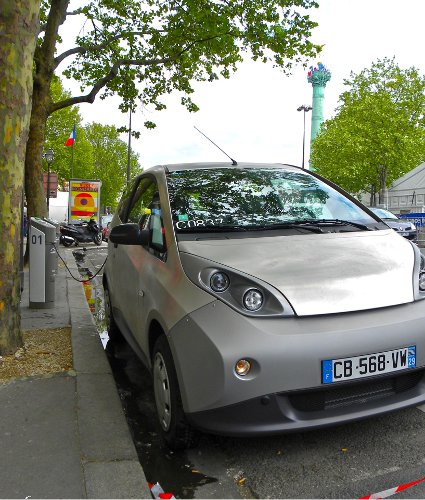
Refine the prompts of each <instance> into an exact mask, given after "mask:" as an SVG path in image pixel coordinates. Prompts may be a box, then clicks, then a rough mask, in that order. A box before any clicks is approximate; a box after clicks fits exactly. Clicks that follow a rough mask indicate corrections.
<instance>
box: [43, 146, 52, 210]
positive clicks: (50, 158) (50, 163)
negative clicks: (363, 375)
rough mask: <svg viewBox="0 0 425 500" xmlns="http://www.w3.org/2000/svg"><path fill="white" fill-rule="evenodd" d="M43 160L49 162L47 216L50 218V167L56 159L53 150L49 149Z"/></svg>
mask: <svg viewBox="0 0 425 500" xmlns="http://www.w3.org/2000/svg"><path fill="white" fill-rule="evenodd" d="M43 158H44V159H45V160H46V162H47V216H49V204H50V203H49V200H50V166H51V165H52V163H53V160H54V159H55V153H54V151H53V149H48V150H47V151H46V152H45V153H43Z"/></svg>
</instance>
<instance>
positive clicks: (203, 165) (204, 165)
mask: <svg viewBox="0 0 425 500" xmlns="http://www.w3.org/2000/svg"><path fill="white" fill-rule="evenodd" d="M158 167H162V168H164V169H165V170H166V171H168V172H177V171H180V170H208V169H214V168H241V169H243V168H281V169H282V168H283V169H285V170H294V171H298V170H301V168H300V167H296V166H295V165H288V164H284V163H250V162H238V163H237V164H236V165H234V164H232V163H231V162H196V163H169V164H165V165H157V166H156V167H153V169H155V168H158Z"/></svg>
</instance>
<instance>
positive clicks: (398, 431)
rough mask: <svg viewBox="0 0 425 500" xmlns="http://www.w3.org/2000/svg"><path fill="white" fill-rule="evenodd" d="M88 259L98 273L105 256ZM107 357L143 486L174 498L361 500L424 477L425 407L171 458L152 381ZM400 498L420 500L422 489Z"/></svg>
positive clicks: (127, 361)
mask: <svg viewBox="0 0 425 500" xmlns="http://www.w3.org/2000/svg"><path fill="white" fill-rule="evenodd" d="M87 253H88V256H89V257H90V259H89V261H86V262H89V264H88V267H89V268H91V269H92V270H94V269H98V268H99V267H100V265H101V263H102V262H103V260H104V258H105V256H106V249H105V248H99V249H95V248H93V249H89V250H88V252H87ZM99 282H100V281H99ZM106 350H107V352H108V356H109V359H110V362H111V364H112V367H113V370H114V374H115V378H116V381H117V385H118V388H119V392H120V396H121V400H122V403H123V405H124V408H125V410H126V414H127V417H128V421H129V425H130V428H131V430H132V434H133V438H134V440H135V443H136V447H137V449H138V453H139V458H140V461H141V463H142V465H143V467H144V470H145V474H146V476H147V479H148V481H153V482H155V481H159V483H160V484H161V486H162V487H163V488H164V489H165V490H168V491H171V492H172V493H174V494H175V495H176V496H177V497H180V498H241V497H245V498H358V497H361V496H364V495H368V494H370V493H374V492H379V491H383V490H386V489H389V488H392V487H395V486H397V485H399V484H402V483H408V482H411V481H415V480H418V479H420V478H422V477H424V476H425V413H424V411H425V405H424V408H423V409H418V408H412V409H408V410H403V411H401V412H398V413H393V414H390V415H387V416H383V417H380V418H374V419H370V420H367V421H362V422H357V423H355V424H351V425H345V426H340V427H334V428H331V429H326V430H320V431H311V432H306V433H297V434H289V435H283V436H278V437H271V438H266V439H264V438H262V439H231V438H224V437H215V436H207V435H204V436H203V438H202V440H201V443H200V445H199V447H198V448H197V449H195V450H190V451H189V452H187V453H170V452H169V451H168V450H167V449H165V448H163V447H162V445H161V442H160V440H159V437H158V425H157V423H156V417H155V411H154V402H153V396H152V386H151V382H150V376H149V374H148V373H147V372H146V370H145V369H144V367H143V366H142V365H141V363H140V362H139V361H138V360H137V358H136V357H135V356H134V354H133V353H132V351H131V349H130V348H129V347H128V346H127V345H125V344H123V345H118V346H114V345H111V344H110V343H108V344H107V348H106ZM397 498H425V483H422V484H419V485H417V486H414V487H412V488H410V489H407V490H405V491H403V492H401V493H398V494H397Z"/></svg>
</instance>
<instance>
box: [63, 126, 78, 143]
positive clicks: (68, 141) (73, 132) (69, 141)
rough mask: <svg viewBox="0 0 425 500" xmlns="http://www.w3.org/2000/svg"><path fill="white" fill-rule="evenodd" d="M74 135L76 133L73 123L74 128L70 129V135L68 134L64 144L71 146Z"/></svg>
mask: <svg viewBox="0 0 425 500" xmlns="http://www.w3.org/2000/svg"><path fill="white" fill-rule="evenodd" d="M76 135H77V129H76V127H75V123H74V128H73V129H72V132H71V135H70V136H69V138H68V140H67V141H66V142H65V146H73V145H74V142H75V137H76Z"/></svg>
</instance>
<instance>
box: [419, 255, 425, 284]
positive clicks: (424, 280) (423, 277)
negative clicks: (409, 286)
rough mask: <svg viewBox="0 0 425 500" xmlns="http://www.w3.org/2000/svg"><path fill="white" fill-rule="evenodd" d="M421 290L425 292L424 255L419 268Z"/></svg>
mask: <svg viewBox="0 0 425 500" xmlns="http://www.w3.org/2000/svg"><path fill="white" fill-rule="evenodd" d="M419 290H420V291H421V292H425V258H424V256H423V255H422V254H421V264H420V268H419Z"/></svg>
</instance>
